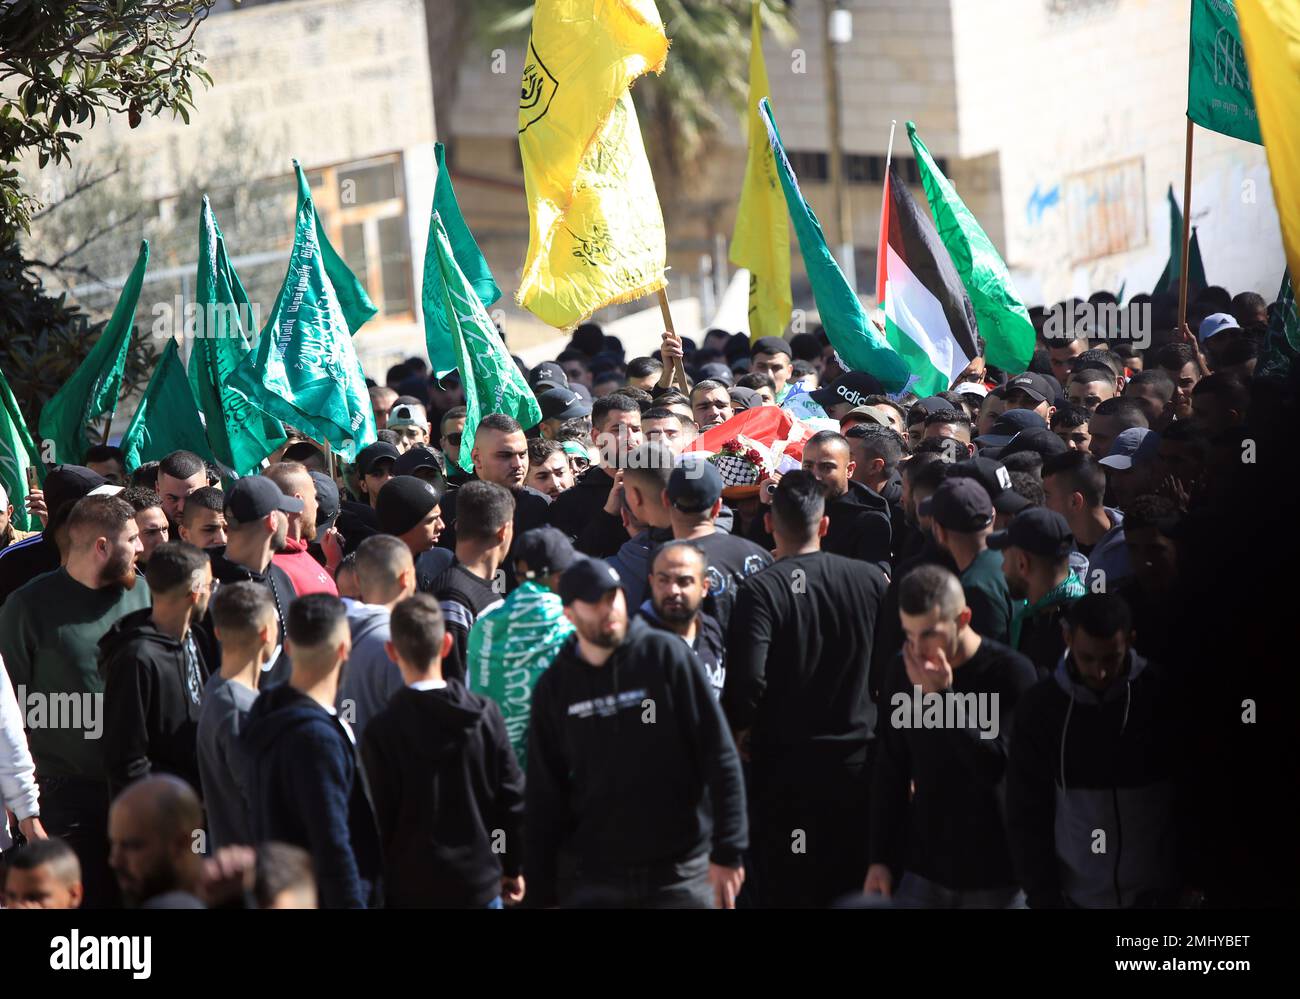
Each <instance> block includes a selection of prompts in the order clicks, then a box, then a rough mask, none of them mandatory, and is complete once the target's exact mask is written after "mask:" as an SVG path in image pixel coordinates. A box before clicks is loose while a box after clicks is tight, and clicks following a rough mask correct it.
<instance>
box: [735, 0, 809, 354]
mask: <svg viewBox="0 0 1300 999" xmlns="http://www.w3.org/2000/svg"><path fill="white" fill-rule="evenodd" d="M758 11H759V0H754V10H753V18H754V23H753V29H752V33H753V37H752V39H751V40H750V43H749V103H748V107H749V114H748V115H747V117H746V120H747V121H748V122H749V161H748V162H747V163H746V164H745V185H744V187H743V188H741V192H740V207H739V209H737V211H736V228H735V230H734V231H733V232H732V234H731V252H730V258H731V262H732V263H733V264H735V265H736V266H737V267H747V268H748V269H749V338H750V340H751V341H753V340H757V339H758V338H759V337H761V336H780V335H781V334H782V333H783V332H785V327H786V324H787V323H789V322H790V310H791V308H792V307H793V305H794V301H793V299H792V298H791V297H790V220H789V218H788V217H787V216H786V207H785V195H784V194H783V193H782V192H781V180H780V178H779V177H778V176H777V173H776V161H775V160H774V159H773V158H772V146H771V143H769V142H768V140H767V126H766V125H765V124H764V123H763V120H762V119H761V118H760V117H759V115H758V102H759V101H760V100H762V99H763V98H764V97H766V98H768V100H769V101H770V100H771V97H772V95H771V92H770V88H769V87H768V84H767V66H766V65H765V64H764V63H763V28H762V24H761V23H760V20H759V13H758Z"/></svg>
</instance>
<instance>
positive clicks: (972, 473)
mask: <svg viewBox="0 0 1300 999" xmlns="http://www.w3.org/2000/svg"><path fill="white" fill-rule="evenodd" d="M1025 412H1028V410H1025ZM953 476H965V477H966V478H968V479H974V480H975V481H976V482H978V483H979V484H980V485H981V486H983V487H984V491H985V492H986V493H988V494H989V499H991V500H992V501H993V509H994V510H996V511H997V512H998V513H1009V514H1012V515H1014V514H1017V513H1019V512H1020V511H1021V510H1024V509H1026V508H1027V507H1031V506H1033V504H1032V503H1031V502H1030V501H1029V500H1027V499H1025V497H1023V496H1021V495H1020V494H1019V493H1018V492H1016V491H1015V490H1014V489H1012V488H1011V473H1010V472H1008V471H1007V468H1006V466H1005V465H1003V464H1002V462H1000V461H995V460H994V459H992V458H985V457H976V458H967V459H966V460H965V461H959V462H957V464H955V465H953V466H952V468H950V469H948V477H949V478H952V477H953Z"/></svg>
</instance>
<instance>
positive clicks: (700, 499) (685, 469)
mask: <svg viewBox="0 0 1300 999" xmlns="http://www.w3.org/2000/svg"><path fill="white" fill-rule="evenodd" d="M722 486H723V482H722V473H721V472H719V471H718V468H717V466H716V465H714V464H713V462H711V461H707V460H704V459H689V458H688V459H686V460H684V461H683V462H682V464H680V465H678V466H677V467H676V468H674V469H673V471H672V474H671V475H670V476H668V502H669V503H671V504H672V505H673V506H675V507H677V509H678V510H681V511H682V513H703V512H704V511H705V510H710V509H712V508H713V504H714V503H716V502H718V500H720V499H721V498H722Z"/></svg>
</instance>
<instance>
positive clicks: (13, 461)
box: [0, 372, 45, 531]
mask: <svg viewBox="0 0 1300 999" xmlns="http://www.w3.org/2000/svg"><path fill="white" fill-rule="evenodd" d="M29 468H35V469H36V474H37V476H38V477H39V478H40V479H41V480H44V478H45V466H44V465H42V464H41V460H40V455H39V454H37V452H36V445H35V444H33V443H32V435H31V434H30V433H28V432H27V423H26V421H25V420H24V419H23V414H22V411H21V410H19V408H18V400H17V399H15V398H14V394H13V392H12V391H11V390H10V388H9V383H8V382H7V381H5V376H4V373H3V372H0V485H3V486H4V489H5V492H6V493H7V494H8V495H9V502H10V503H12V504H13V507H14V515H13V522H14V526H15V527H17V528H18V530H20V531H35V530H40V526H41V524H40V521H39V520H38V519H37V518H35V517H32V516H31V515H29V514H28V513H27V503H26V500H27V492H28V490H27V470H28V469H29Z"/></svg>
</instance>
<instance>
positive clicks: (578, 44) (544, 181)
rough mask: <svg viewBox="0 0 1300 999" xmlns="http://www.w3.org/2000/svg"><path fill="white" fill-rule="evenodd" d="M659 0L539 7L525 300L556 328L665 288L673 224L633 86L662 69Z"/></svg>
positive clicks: (533, 55) (527, 69)
mask: <svg viewBox="0 0 1300 999" xmlns="http://www.w3.org/2000/svg"><path fill="white" fill-rule="evenodd" d="M667 55H668V39H667V37H666V36H665V35H664V26H663V22H662V21H660V19H659V11H658V10H657V9H656V8H655V5H654V0H538V2H537V5H536V7H535V8H534V11H533V34H532V38H531V39H530V40H529V43H528V54H527V56H526V57H525V62H524V79H523V86H522V88H521V90H520V97H519V152H520V155H521V157H522V159H523V166H524V188H525V191H526V193H527V196H528V214H529V231H528V257H527V259H526V260H525V261H524V271H523V278H522V280H521V281H520V284H519V293H518V296H517V299H518V302H519V304H520V305H522V306H523V307H524V308H526V309H528V310H529V311H530V312H532V313H533V314H534V315H535V316H537V317H538V318H539V319H541V320H543V321H544V322H546V323H549V324H550V325H551V326H557V327H568V326H573V325H575V324H577V323H580V322H582V321H583V320H584V319H586V318H587V317H588V316H590V315H591V314H592V313H593V312H595V311H596V310H597V309H600V308H603V307H604V306H606V305H613V304H615V303H617V302H627V301H630V300H632V299H635V298H641V297H642V296H644V295H648V294H650V293H651V292H654V291H657V290H658V289H660V288H662V287H663V286H664V283H665V282H664V254H665V246H664V220H663V215H662V213H661V212H660V210H659V198H658V196H657V195H656V193H655V185H654V177H652V176H651V174H650V163H649V161H648V160H647V159H646V154H645V145H644V143H643V142H642V140H641V127H640V125H639V124H638V123H637V118H636V110H635V109H634V108H633V106H632V94H631V92H630V91H629V89H628V88H629V87H630V86H631V85H632V81H633V80H635V79H636V78H637V77H638V76H640V75H641V74H643V73H645V72H647V71H649V72H655V73H659V72H662V70H663V67H664V62H665V60H666V58H667Z"/></svg>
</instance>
